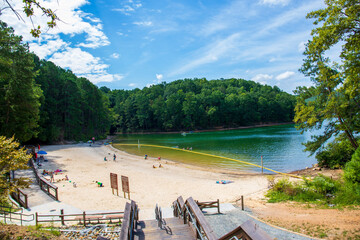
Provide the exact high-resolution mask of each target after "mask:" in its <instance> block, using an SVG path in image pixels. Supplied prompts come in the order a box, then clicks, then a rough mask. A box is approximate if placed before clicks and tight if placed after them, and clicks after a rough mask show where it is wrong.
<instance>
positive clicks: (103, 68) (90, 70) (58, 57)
mask: <svg viewBox="0 0 360 240" xmlns="http://www.w3.org/2000/svg"><path fill="white" fill-rule="evenodd" d="M49 60H50V61H52V62H54V63H55V64H56V65H59V66H60V67H62V68H68V69H71V70H72V72H73V73H75V74H76V75H77V76H80V77H86V78H88V79H89V80H90V81H91V82H93V83H98V82H112V81H116V80H121V79H122V78H123V76H122V75H119V74H109V73H108V72H107V69H108V68H109V65H107V64H104V63H102V61H101V59H100V58H98V57H94V56H93V55H91V54H90V53H88V52H85V51H82V50H81V49H80V48H70V47H67V48H66V49H65V51H62V52H56V53H54V54H53V56H52V57H51V58H50V59H49Z"/></svg>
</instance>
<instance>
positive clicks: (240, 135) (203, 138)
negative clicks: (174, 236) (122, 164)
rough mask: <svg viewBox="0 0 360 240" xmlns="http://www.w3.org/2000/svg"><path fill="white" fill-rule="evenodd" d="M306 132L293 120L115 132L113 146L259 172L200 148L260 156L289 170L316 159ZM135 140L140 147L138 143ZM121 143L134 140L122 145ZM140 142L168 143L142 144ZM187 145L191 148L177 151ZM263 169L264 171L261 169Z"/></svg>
mask: <svg viewBox="0 0 360 240" xmlns="http://www.w3.org/2000/svg"><path fill="white" fill-rule="evenodd" d="M310 135H311V134H310V133H304V134H303V135H302V134H300V131H297V130H296V129H295V127H294V125H293V124H290V125H279V126H271V127H258V128H247V129H237V130H225V131H213V132H201V133H186V134H180V133H176V134H124V135H119V137H118V139H117V141H116V143H118V144H116V143H115V142H114V146H115V147H117V148H119V149H121V150H124V151H126V152H128V153H131V154H136V155H141V156H144V155H145V154H147V155H148V156H149V157H156V158H157V157H160V156H161V158H165V159H170V160H174V161H178V162H183V163H187V164H194V165H199V166H208V167H215V168H223V169H229V170H235V171H236V170H246V171H252V172H260V171H261V169H260V168H257V167H254V166H251V165H247V164H242V163H240V162H236V161H231V160H228V159H222V158H217V157H212V156H203V155H199V154H195V153H194V152H201V153H206V154H211V155H216V156H222V157H227V158H232V159H237V160H241V161H245V162H249V163H254V164H258V165H261V156H263V163H264V167H267V168H270V169H273V170H276V171H280V172H290V171H294V170H299V169H304V168H306V167H311V165H312V164H314V163H316V159H315V157H314V156H311V157H308V155H309V153H308V152H303V149H304V146H303V145H302V144H301V143H303V142H306V141H307V140H310ZM138 142H139V143H140V147H138V145H137V144H138ZM121 144H136V145H135V146H122V145H121ZM141 144H149V145H159V146H166V147H171V149H168V148H166V149H163V148H158V147H145V146H141ZM183 148H184V149H187V148H189V149H191V148H192V152H190V153H189V152H186V151H179V149H180V150H181V149H183ZM264 172H266V171H265V170H264Z"/></svg>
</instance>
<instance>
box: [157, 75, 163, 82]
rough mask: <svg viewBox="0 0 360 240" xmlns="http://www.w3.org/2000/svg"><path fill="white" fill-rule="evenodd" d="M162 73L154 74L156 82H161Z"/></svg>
mask: <svg viewBox="0 0 360 240" xmlns="http://www.w3.org/2000/svg"><path fill="white" fill-rule="evenodd" d="M163 77H164V76H163V75H162V74H156V79H157V80H158V82H161V80H162V79H163Z"/></svg>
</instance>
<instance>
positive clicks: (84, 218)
mask: <svg viewBox="0 0 360 240" xmlns="http://www.w3.org/2000/svg"><path fill="white" fill-rule="evenodd" d="M83 221H84V226H85V227H86V217H85V211H84V212H83Z"/></svg>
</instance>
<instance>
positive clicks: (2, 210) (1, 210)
mask: <svg viewBox="0 0 360 240" xmlns="http://www.w3.org/2000/svg"><path fill="white" fill-rule="evenodd" d="M19 211H20V212H19ZM0 217H2V218H3V220H4V223H6V221H7V220H10V221H13V220H17V221H20V224H21V226H22V224H23V222H31V221H34V214H24V213H23V209H22V208H12V207H6V206H0Z"/></svg>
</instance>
